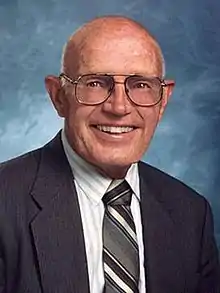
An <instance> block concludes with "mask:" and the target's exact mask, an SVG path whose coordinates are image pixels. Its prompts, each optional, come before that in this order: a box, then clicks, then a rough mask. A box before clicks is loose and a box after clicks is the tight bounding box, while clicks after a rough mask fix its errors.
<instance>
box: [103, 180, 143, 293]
mask: <svg viewBox="0 0 220 293" xmlns="http://www.w3.org/2000/svg"><path fill="white" fill-rule="evenodd" d="M131 196H132V190H131V188H130V186H129V185H128V183H127V182H126V181H123V182H122V183H120V184H119V185H117V186H116V187H114V188H113V189H111V190H109V191H107V192H106V193H105V195H104V196H103V202H104V205H105V215H104V222H103V244H104V245H103V259H104V273H105V290H104V292H105V293H134V292H135V293H138V292H139V291H138V281H139V255H138V245H137V237H136V232H135V225H134V220H133V217H132V214H131V209H130V204H131Z"/></svg>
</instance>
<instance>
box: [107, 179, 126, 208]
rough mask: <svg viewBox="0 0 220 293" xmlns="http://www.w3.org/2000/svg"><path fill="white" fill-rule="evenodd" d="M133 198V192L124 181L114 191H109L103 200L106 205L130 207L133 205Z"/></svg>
mask: <svg viewBox="0 0 220 293" xmlns="http://www.w3.org/2000/svg"><path fill="white" fill-rule="evenodd" d="M131 196H132V190H131V188H130V186H129V184H128V183H127V182H126V181H125V180H124V181H123V182H121V183H120V184H119V185H117V186H116V187H114V188H113V189H111V190H109V191H107V192H106V193H105V194H104V196H103V198H102V200H103V202H104V205H105V206H107V205H110V206H114V205H124V206H130V204H131Z"/></svg>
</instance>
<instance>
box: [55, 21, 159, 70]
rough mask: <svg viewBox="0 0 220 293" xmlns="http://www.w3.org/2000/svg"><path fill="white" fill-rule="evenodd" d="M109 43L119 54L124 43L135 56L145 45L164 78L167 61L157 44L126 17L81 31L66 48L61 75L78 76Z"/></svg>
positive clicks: (78, 31)
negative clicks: (95, 54)
mask: <svg viewBox="0 0 220 293" xmlns="http://www.w3.org/2000/svg"><path fill="white" fill-rule="evenodd" d="M109 42H111V43H112V44H115V45H114V46H113V47H114V48H115V50H117V49H118V48H119V47H120V43H124V45H125V44H126V48H127V49H128V50H129V48H130V50H131V52H134V49H135V50H136V51H137V54H138V48H139V47H140V45H141V47H142V50H145V51H146V56H147V55H148V56H149V58H151V60H152V63H154V66H155V67H156V68H157V71H158V75H161V76H162V75H164V58H163V55H162V52H161V49H160V46H159V45H158V43H157V41H156V40H155V39H154V37H153V36H152V35H151V34H150V32H149V31H148V30H146V28H144V27H143V26H142V25H141V24H139V23H138V22H136V21H134V20H132V19H129V18H127V17H122V16H105V17H99V18H95V19H93V20H92V21H90V22H88V23H86V24H85V25H83V26H82V27H80V28H79V29H78V30H77V31H76V32H75V33H74V34H73V35H72V36H71V37H70V38H69V40H68V42H67V44H66V45H65V47H64V51H63V58H62V64H61V71H63V72H65V73H67V74H69V75H71V76H75V75H77V73H78V71H79V66H80V65H82V64H86V63H87V62H88V56H90V53H91V51H92V50H93V51H94V50H96V51H98V50H100V46H102V47H103V48H105V47H107V46H108V43H109ZM106 57H107V58H108V56H106Z"/></svg>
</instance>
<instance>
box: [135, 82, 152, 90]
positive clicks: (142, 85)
mask: <svg viewBox="0 0 220 293" xmlns="http://www.w3.org/2000/svg"><path fill="white" fill-rule="evenodd" d="M133 86H134V87H135V88H139V89H146V88H151V86H150V85H149V83H147V82H143V81H137V82H136V83H135V84H134V85H133Z"/></svg>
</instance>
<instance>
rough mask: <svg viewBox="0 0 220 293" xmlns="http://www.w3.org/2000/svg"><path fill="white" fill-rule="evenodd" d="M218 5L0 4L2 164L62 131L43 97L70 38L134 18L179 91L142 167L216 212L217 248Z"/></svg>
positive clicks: (28, 0) (11, 0) (189, 0)
mask: <svg viewBox="0 0 220 293" xmlns="http://www.w3.org/2000/svg"><path fill="white" fill-rule="evenodd" d="M219 10H220V2H219V1H218V0H209V1H207V0H184V1H176V2H175V1H173V0H166V1H163V0H157V1H155V0H136V1H133V0H121V1H120V0H111V1H105V0H93V1H88V0H75V1H74V0H72V1H71V0H63V1H56V0H38V1H35V0H0V88H1V91H0V161H4V160H6V159H8V158H11V157H14V156H16V155H19V154H21V153H24V152H26V151H28V150H31V149H33V148H36V147H38V146H41V145H42V144H44V143H45V142H47V141H48V140H49V139H50V138H51V137H52V136H53V135H54V134H55V133H56V131H57V130H58V129H59V128H60V126H61V125H62V121H61V120H59V119H58V118H57V116H56V114H55V111H54V110H53V109H52V107H51V104H50V102H49V99H48V97H47V94H46V92H45V89H44V82H43V80H44V76H45V75H47V74H48V73H53V74H58V73H59V67H60V64H59V62H60V56H61V51H62V46H63V44H64V42H65V41H66V39H67V37H68V35H69V34H71V33H72V32H73V31H74V30H75V29H76V28H77V27H78V26H79V25H81V24H83V23H84V22H85V21H87V20H89V19H91V18H92V17H95V16H98V15H103V14H123V15H126V16H130V17H132V18H134V19H136V20H138V21H140V22H141V23H143V24H144V25H145V26H147V27H148V28H149V29H150V30H151V31H152V33H153V34H154V35H155V36H156V37H157V38H158V40H159V42H160V44H161V46H162V49H163V51H164V54H165V59H166V62H167V76H168V77H173V78H175V79H176V83H177V84H176V90H175V92H174V95H173V97H172V100H171V102H170V104H169V106H168V108H167V111H166V114H165V117H164V119H163V121H162V123H161V124H160V127H159V128H158V130H157V132H156V135H155V137H154V140H153V142H152V144H151V147H150V149H149V151H148V152H147V154H146V155H145V156H144V160H145V161H148V162H150V163H151V164H153V165H155V166H157V167H159V168H161V169H162V170H164V171H166V172H168V173H170V174H171V175H174V176H176V177H177V178H180V179H181V180H183V181H184V182H186V183H187V184H188V185H190V186H191V187H193V188H195V189H196V190H197V191H198V192H200V193H202V194H204V195H205V197H206V198H207V199H208V200H209V202H210V203H211V205H212V208H213V212H214V219H215V233H216V237H217V241H218V245H219V247H220V185H219V179H220V167H219V164H220V134H219V124H220V99H219V93H220V22H219Z"/></svg>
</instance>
